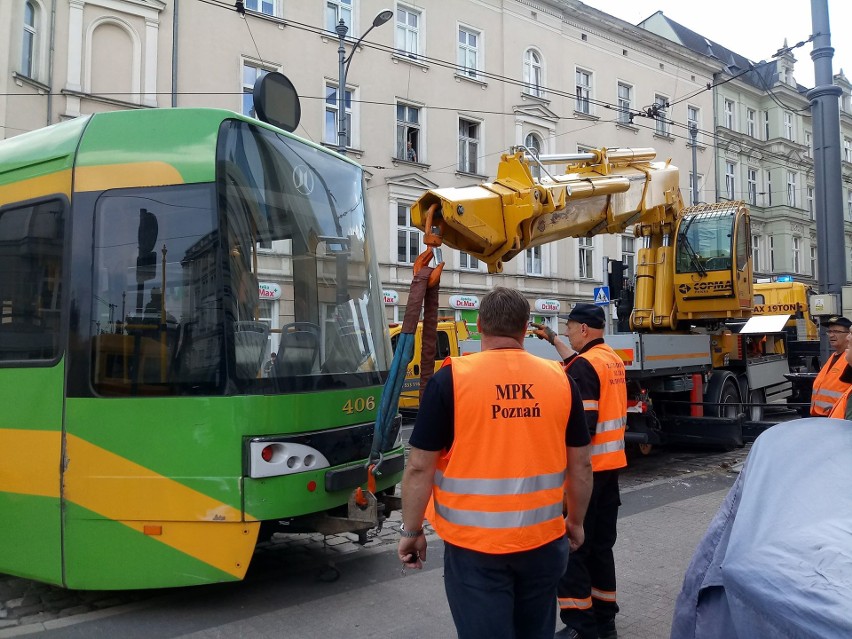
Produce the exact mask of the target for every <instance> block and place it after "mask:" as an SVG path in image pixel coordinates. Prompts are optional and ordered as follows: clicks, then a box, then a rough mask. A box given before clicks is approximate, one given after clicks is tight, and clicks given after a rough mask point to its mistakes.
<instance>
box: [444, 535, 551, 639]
mask: <svg viewBox="0 0 852 639" xmlns="http://www.w3.org/2000/svg"><path fill="white" fill-rule="evenodd" d="M566 561H568V538H567V537H566V536H564V535H563V536H562V537H560V538H559V539H557V540H555V541H551V542H550V543H547V544H545V545H544V546H539V547H538V548H534V549H533V550H527V551H524V552H515V553H509V554H504V555H495V554H489V553H482V552H476V551H475V550H468V549H467V548H461V547H459V546H453V545H452V544H448V543H445V544H444V586H445V587H446V589H447V601H448V602H449V604H450V611H451V612H452V613H453V621H454V622H455V624H456V631H457V632H458V636H459V639H545V638H546V639H552V638H553V634H554V632H555V631H556V584H557V583H558V582H559V578H560V577H561V576H562V573H563V568H564V566H565V562H566Z"/></svg>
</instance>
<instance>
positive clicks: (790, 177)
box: [787, 171, 796, 207]
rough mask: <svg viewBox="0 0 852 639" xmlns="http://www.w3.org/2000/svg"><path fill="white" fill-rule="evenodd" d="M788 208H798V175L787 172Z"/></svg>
mask: <svg viewBox="0 0 852 639" xmlns="http://www.w3.org/2000/svg"><path fill="white" fill-rule="evenodd" d="M787 206H793V207H795V206H796V174H795V173H793V171H787Z"/></svg>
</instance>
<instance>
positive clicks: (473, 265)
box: [459, 251, 479, 271]
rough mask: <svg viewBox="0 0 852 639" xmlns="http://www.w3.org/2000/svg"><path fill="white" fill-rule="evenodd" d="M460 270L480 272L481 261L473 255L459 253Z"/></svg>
mask: <svg viewBox="0 0 852 639" xmlns="http://www.w3.org/2000/svg"><path fill="white" fill-rule="evenodd" d="M459 268H463V269H468V270H473V271H478V270H479V260H478V259H476V258H475V257H473V256H472V255H469V254H467V253H462V252H461V251H459Z"/></svg>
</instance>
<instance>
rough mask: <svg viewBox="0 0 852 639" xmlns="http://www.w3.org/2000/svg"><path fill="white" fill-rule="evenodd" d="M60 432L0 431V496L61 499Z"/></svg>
mask: <svg viewBox="0 0 852 639" xmlns="http://www.w3.org/2000/svg"><path fill="white" fill-rule="evenodd" d="M61 451H62V433H60V432H59V431H58V430H52V431H51V430H21V429H15V428H2V429H0V492H3V493H17V494H19V495H36V496H39V497H53V498H56V499H58V498H59V457H60V454H61Z"/></svg>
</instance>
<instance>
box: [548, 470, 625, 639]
mask: <svg viewBox="0 0 852 639" xmlns="http://www.w3.org/2000/svg"><path fill="white" fill-rule="evenodd" d="M620 505H621V497H620V495H619V492H618V471H617V470H604V471H600V472H597V473H594V484H593V486H592V496H591V498H590V499H589V509H588V510H587V511H586V518H585V520H584V521H583V530H584V532H585V534H586V541H585V543H584V544H583V545H582V546H580V547H579V548H578V549H577V550H576V551H575V552H572V553H571V556H570V557H569V558H568V568H567V570H565V574H564V575H563V576H562V579H560V580H559V589H558V593H559V608H560V610H559V617H560V618H561V619H562V621H563V622H564V623H565V625H566V626H568V627H570V628H574V629H575V630H576V631H577V632H579V633H580V636H581V637H583V639H596V638H597V636H598V629H597V628H598V625H599V624H607V623H609V622H612V621H613V620H614V619H615V615H616V613H617V612H618V604H617V603H616V601H615V560H614V559H613V556H612V547H613V546H614V545H615V538H616V522H617V520H618V507H619V506H620Z"/></svg>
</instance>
